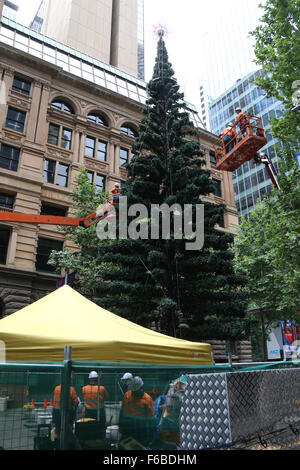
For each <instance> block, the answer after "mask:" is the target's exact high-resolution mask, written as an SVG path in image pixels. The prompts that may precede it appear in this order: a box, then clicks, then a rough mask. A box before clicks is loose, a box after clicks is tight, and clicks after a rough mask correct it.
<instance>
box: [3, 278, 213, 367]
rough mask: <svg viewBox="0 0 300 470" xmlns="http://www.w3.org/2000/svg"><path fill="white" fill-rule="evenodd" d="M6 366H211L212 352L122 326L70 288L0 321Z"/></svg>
mask: <svg viewBox="0 0 300 470" xmlns="http://www.w3.org/2000/svg"><path fill="white" fill-rule="evenodd" d="M0 340H1V341H3V342H4V343H5V348H6V360H7V361H62V360H63V359H64V346H72V359H73V360H80V361H103V362H131V363H148V364H187V365H209V364H212V357H211V346H210V345H209V344H203V343H193V342H190V341H185V340H181V339H176V338H172V337H170V336H166V335H163V334H160V333H157V332H155V331H152V330H150V329H147V328H143V327H141V326H139V325H136V324H135V323H132V322H130V321H128V320H125V319H124V318H122V317H119V316H117V315H115V314H113V313H111V312H109V311H107V310H104V309H103V308H101V307H99V306H98V305H96V304H95V303H93V302H91V301H90V300H88V299H86V298H85V297H84V296H82V295H81V294H79V293H78V292H76V291H75V290H74V289H72V288H71V287H69V286H64V287H61V288H60V289H57V290H55V291H54V292H51V294H49V295H47V296H45V297H43V298H42V299H40V300H38V301H37V302H34V303H33V304H31V305H28V306H27V307H25V308H23V309H21V310H19V311H18V312H16V313H13V314H12V315H9V316H8V317H5V318H3V319H2V320H0Z"/></svg>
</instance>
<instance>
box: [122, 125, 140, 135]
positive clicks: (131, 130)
mask: <svg viewBox="0 0 300 470" xmlns="http://www.w3.org/2000/svg"><path fill="white" fill-rule="evenodd" d="M120 131H121V132H122V133H123V134H127V135H129V136H130V137H137V132H136V130H135V129H134V128H133V127H132V126H129V125H128V124H124V126H121V129H120Z"/></svg>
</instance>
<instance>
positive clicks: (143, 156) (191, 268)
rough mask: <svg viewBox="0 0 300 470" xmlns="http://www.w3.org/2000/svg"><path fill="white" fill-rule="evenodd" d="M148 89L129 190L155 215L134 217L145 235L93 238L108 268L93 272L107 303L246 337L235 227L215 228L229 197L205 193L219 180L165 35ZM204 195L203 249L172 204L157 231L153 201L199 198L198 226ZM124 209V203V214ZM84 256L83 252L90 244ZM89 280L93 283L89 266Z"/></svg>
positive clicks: (215, 333)
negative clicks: (178, 227) (162, 229)
mask: <svg viewBox="0 0 300 470" xmlns="http://www.w3.org/2000/svg"><path fill="white" fill-rule="evenodd" d="M148 91H149V99H148V101H147V106H146V108H145V116H144V118H143V119H142V121H141V124H140V128H139V132H138V137H137V138H136V141H135V144H134V147H133V153H134V157H133V158H132V160H131V162H130V163H129V164H128V166H127V171H128V180H127V183H126V186H125V188H123V189H122V191H121V195H122V196H126V197H127V204H128V207H129V208H132V206H133V205H134V204H143V205H144V206H145V207H146V208H147V209H148V215H147V216H145V215H144V214H140V219H139V220H138V221H137V215H139V214H134V215H132V216H129V217H128V220H129V226H130V225H131V224H135V226H136V230H137V232H138V231H139V232H140V233H141V234H142V233H144V234H146V235H147V239H141V238H138V236H137V237H136V238H135V239H133V238H127V239H126V238H124V239H123V238H118V234H119V233H117V239H116V240H111V241H103V242H99V243H98V245H97V247H95V245H94V239H93V238H92V243H91V246H92V248H90V247H85V250H87V252H88V253H89V256H90V258H91V257H92V266H94V265H95V264H96V265H97V266H98V267H99V266H100V267H101V269H100V271H99V272H98V277H97V279H96V280H95V276H94V275H93V274H92V275H91V278H92V279H93V280H94V285H93V287H92V289H91V293H92V294H93V295H94V298H98V299H99V300H98V301H99V304H100V305H101V306H102V307H104V308H107V309H108V310H110V311H112V312H114V313H116V314H118V315H120V316H123V317H125V318H127V319H129V320H131V321H133V322H136V323H138V324H141V325H144V326H147V327H149V326H151V325H152V326H154V327H156V328H158V329H159V330H160V331H162V332H164V333H166V334H168V335H172V336H177V337H182V338H187V339H191V340H196V341H199V340H204V339H212V338H215V337H217V338H222V339H228V338H229V339H241V338H244V337H247V335H248V324H247V321H245V320H244V317H245V312H246V293H245V290H244V279H243V278H242V277H240V276H239V277H238V276H236V274H235V272H234V268H233V262H232V261H233V253H232V251H231V250H230V246H231V244H232V242H233V236H232V235H231V234H228V233H225V232H224V231H222V230H219V229H218V228H217V224H218V223H221V220H222V217H223V213H224V206H222V205H216V204H213V203H208V202H206V201H205V199H206V196H208V195H209V194H211V193H213V192H214V188H215V186H214V184H213V182H212V179H211V175H210V172H209V171H208V170H206V169H204V160H203V154H202V152H201V151H200V146H199V143H198V142H197V139H196V132H197V131H196V129H195V128H194V127H193V124H192V122H191V121H190V118H189V113H188V111H187V107H186V104H185V102H184V96H183V94H182V93H180V91H179V85H178V84H177V81H176V79H175V78H174V71H173V70H172V66H171V64H170V63H169V61H168V54H167V50H166V47H165V43H164V41H163V39H162V38H160V40H159V41H158V46H157V58H156V63H155V67H154V73H153V77H152V80H151V81H150V82H149V84H148ZM201 203H202V204H204V208H205V210H204V231H205V234H204V246H203V248H202V249H198V250H187V249H186V242H187V241H188V242H192V241H193V240H190V239H189V240H186V239H184V238H183V239H181V240H180V239H176V237H175V231H174V223H173V222H174V214H173V213H172V214H171V223H170V232H169V237H168V238H167V239H166V238H162V237H159V239H151V224H150V222H151V221H152V222H153V219H151V207H152V205H153V204H158V205H159V206H161V205H163V204H167V205H168V206H169V207H171V206H172V205H174V204H177V205H180V207H181V208H184V205H185V204H190V205H192V208H193V215H194V217H193V230H194V231H195V230H196V222H198V223H199V220H198V221H196V205H197V204H201ZM119 209H120V205H119V204H118V203H116V211H117V214H118V211H119ZM119 220H120V217H119ZM117 228H119V226H118V224H117ZM121 228H122V229H123V227H121ZM88 230H90V229H88ZM161 235H162V234H161ZM81 257H82V258H84V257H85V253H84V251H83V252H82V254H81ZM82 284H84V285H85V286H86V285H88V286H89V288H90V287H91V283H90V282H89V279H88V276H87V275H86V274H85V278H84V280H83V282H82ZM204 325H205V335H204V334H203V332H204ZM232 325H233V326H234V327H232V328H231V326H232Z"/></svg>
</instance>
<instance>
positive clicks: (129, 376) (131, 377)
mask: <svg viewBox="0 0 300 470" xmlns="http://www.w3.org/2000/svg"><path fill="white" fill-rule="evenodd" d="M132 379H133V375H132V374H131V373H130V372H125V374H124V375H123V377H122V378H121V380H132Z"/></svg>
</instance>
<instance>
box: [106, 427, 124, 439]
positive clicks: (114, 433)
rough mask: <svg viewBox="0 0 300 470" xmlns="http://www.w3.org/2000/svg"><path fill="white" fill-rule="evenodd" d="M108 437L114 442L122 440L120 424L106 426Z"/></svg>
mask: <svg viewBox="0 0 300 470" xmlns="http://www.w3.org/2000/svg"><path fill="white" fill-rule="evenodd" d="M106 439H108V440H110V441H113V442H119V441H120V440H121V434H120V432H119V426H108V428H106Z"/></svg>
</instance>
